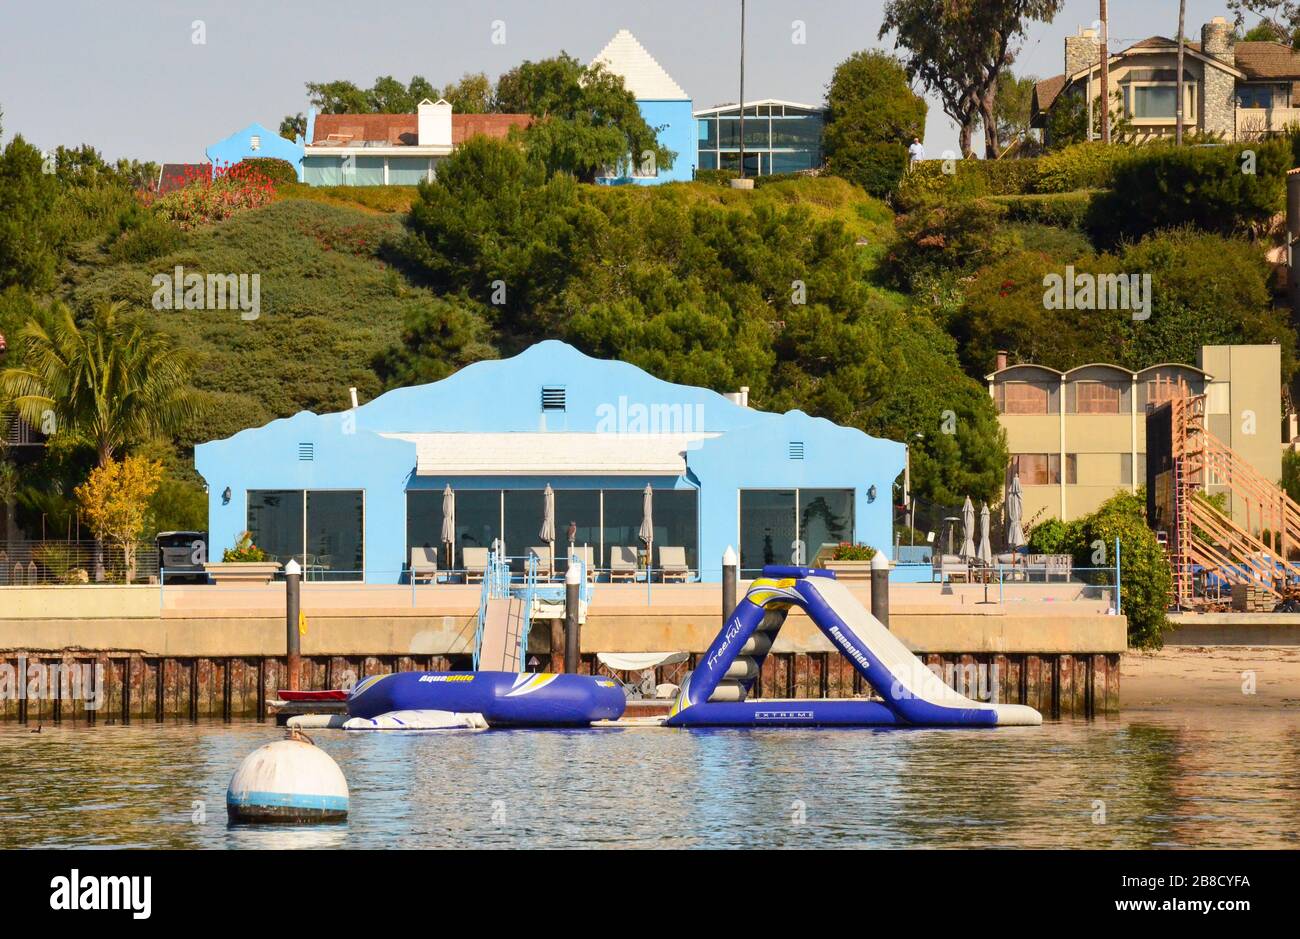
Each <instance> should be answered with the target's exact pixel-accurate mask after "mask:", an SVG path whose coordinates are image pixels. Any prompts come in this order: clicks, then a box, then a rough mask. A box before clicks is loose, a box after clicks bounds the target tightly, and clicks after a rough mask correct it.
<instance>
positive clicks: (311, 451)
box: [298, 443, 316, 460]
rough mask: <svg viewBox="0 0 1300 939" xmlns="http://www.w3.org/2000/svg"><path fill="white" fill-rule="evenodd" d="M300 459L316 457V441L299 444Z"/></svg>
mask: <svg viewBox="0 0 1300 939" xmlns="http://www.w3.org/2000/svg"><path fill="white" fill-rule="evenodd" d="M298 459H300V460H314V459H316V444H314V443H300V444H298Z"/></svg>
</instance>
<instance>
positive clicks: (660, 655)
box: [596, 652, 690, 672]
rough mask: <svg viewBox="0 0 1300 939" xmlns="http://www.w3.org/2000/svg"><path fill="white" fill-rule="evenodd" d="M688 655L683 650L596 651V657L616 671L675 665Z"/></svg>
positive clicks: (684, 659)
mask: <svg viewBox="0 0 1300 939" xmlns="http://www.w3.org/2000/svg"><path fill="white" fill-rule="evenodd" d="M689 657H690V656H689V655H688V654H687V653H685V652H597V653H596V658H597V659H598V660H599V661H600V662H601V663H602V664H603V665H605V666H606V667H607V668H612V669H614V671H616V672H640V671H644V670H645V669H647V668H655V667H657V666H660V665H676V664H677V663H678V662H685V661H686V660H687V659H688V658H689Z"/></svg>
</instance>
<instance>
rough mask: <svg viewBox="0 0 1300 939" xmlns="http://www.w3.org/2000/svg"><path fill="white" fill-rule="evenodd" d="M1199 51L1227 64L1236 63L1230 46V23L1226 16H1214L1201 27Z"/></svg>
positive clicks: (1234, 54) (1235, 57) (1235, 56)
mask: <svg viewBox="0 0 1300 939" xmlns="http://www.w3.org/2000/svg"><path fill="white" fill-rule="evenodd" d="M1201 51H1202V52H1204V53H1205V54H1206V55H1212V56H1214V57H1215V58H1216V59H1218V60H1219V61H1220V62H1226V63H1227V64H1228V65H1235V64H1236V61H1237V55H1236V53H1235V51H1234V50H1233V48H1232V24H1231V23H1229V22H1228V21H1227V19H1226V18H1224V17H1222V16H1216V17H1215V18H1214V19H1212V20H1210V21H1209V22H1208V23H1206V24H1205V25H1204V26H1202V27H1201Z"/></svg>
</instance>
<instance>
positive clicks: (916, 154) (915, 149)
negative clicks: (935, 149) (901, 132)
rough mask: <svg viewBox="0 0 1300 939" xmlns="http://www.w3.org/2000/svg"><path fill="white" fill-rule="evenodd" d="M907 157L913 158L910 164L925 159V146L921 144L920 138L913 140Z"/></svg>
mask: <svg viewBox="0 0 1300 939" xmlns="http://www.w3.org/2000/svg"><path fill="white" fill-rule="evenodd" d="M907 155H908V156H909V157H910V158H911V159H910V160H909V162H910V163H916V162H917V161H919V160H924V159H925V145H924V144H922V143H921V138H920V137H913V138H912V145H911V146H910V147H908V148H907Z"/></svg>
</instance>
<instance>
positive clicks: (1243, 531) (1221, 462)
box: [1170, 395, 1300, 607]
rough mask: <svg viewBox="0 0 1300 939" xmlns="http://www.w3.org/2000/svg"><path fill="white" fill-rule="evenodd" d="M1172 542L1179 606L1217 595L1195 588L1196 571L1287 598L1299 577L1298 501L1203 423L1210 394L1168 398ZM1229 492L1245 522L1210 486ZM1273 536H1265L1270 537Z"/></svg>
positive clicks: (1211, 600)
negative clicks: (1212, 496) (1219, 502)
mask: <svg viewBox="0 0 1300 939" xmlns="http://www.w3.org/2000/svg"><path fill="white" fill-rule="evenodd" d="M1170 407H1171V421H1172V428H1171V429H1172V435H1171V436H1172V440H1171V443H1172V458H1173V489H1174V492H1173V496H1174V518H1173V528H1174V539H1173V541H1174V543H1173V545H1171V549H1172V552H1171V564H1172V566H1173V573H1174V592H1175V596H1176V597H1177V600H1178V604H1179V606H1182V607H1195V606H1201V605H1204V604H1206V603H1209V602H1213V597H1208V596H1206V595H1205V591H1204V590H1202V591H1200V592H1199V594H1198V591H1197V589H1196V586H1197V584H1196V580H1197V577H1198V574H1199V575H1200V576H1202V577H1204V576H1205V575H1207V574H1208V575H1214V576H1216V577H1218V578H1219V579H1220V580H1221V581H1223V582H1224V583H1226V584H1230V585H1236V584H1248V585H1251V586H1253V587H1255V588H1256V589H1257V590H1262V591H1264V592H1265V593H1267V594H1268V595H1269V596H1271V597H1274V598H1277V599H1281V598H1282V597H1284V596H1286V595H1287V594H1288V592H1289V591H1290V590H1291V589H1294V588H1295V587H1296V586H1297V585H1300V564H1297V559H1295V558H1293V557H1292V555H1293V553H1295V552H1296V551H1297V550H1298V549H1300V505H1297V504H1296V502H1294V501H1293V500H1292V499H1291V498H1290V497H1289V496H1287V494H1286V492H1285V491H1284V490H1283V489H1281V488H1280V487H1279V486H1278V485H1277V484H1275V483H1274V482H1272V481H1271V480H1269V479H1266V478H1265V477H1264V476H1262V475H1261V474H1260V473H1259V472H1258V471H1257V470H1256V469H1255V468H1254V467H1253V466H1251V465H1250V463H1249V462H1248V461H1247V460H1245V459H1244V458H1243V457H1241V456H1240V455H1238V454H1237V453H1236V452H1234V451H1233V450H1232V448H1231V447H1229V446H1228V445H1227V444H1225V443H1223V442H1222V441H1221V440H1219V439H1218V438H1217V437H1215V436H1214V435H1213V434H1211V433H1210V432H1209V431H1208V430H1206V427H1205V396H1204V395H1194V396H1190V397H1179V398H1174V399H1173V400H1171V401H1170ZM1207 486H1214V487H1220V488H1222V489H1223V490H1225V491H1227V492H1229V493H1231V499H1232V503H1233V505H1234V506H1237V507H1244V510H1245V517H1244V519H1243V521H1242V523H1238V522H1236V521H1234V520H1233V518H1232V517H1231V516H1229V515H1228V514H1226V513H1224V512H1221V511H1219V509H1217V508H1216V507H1215V506H1214V504H1213V503H1211V502H1210V501H1209V500H1208V499H1207V498H1206V496H1205V492H1206V487H1207ZM1265 539H1267V540H1265Z"/></svg>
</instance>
